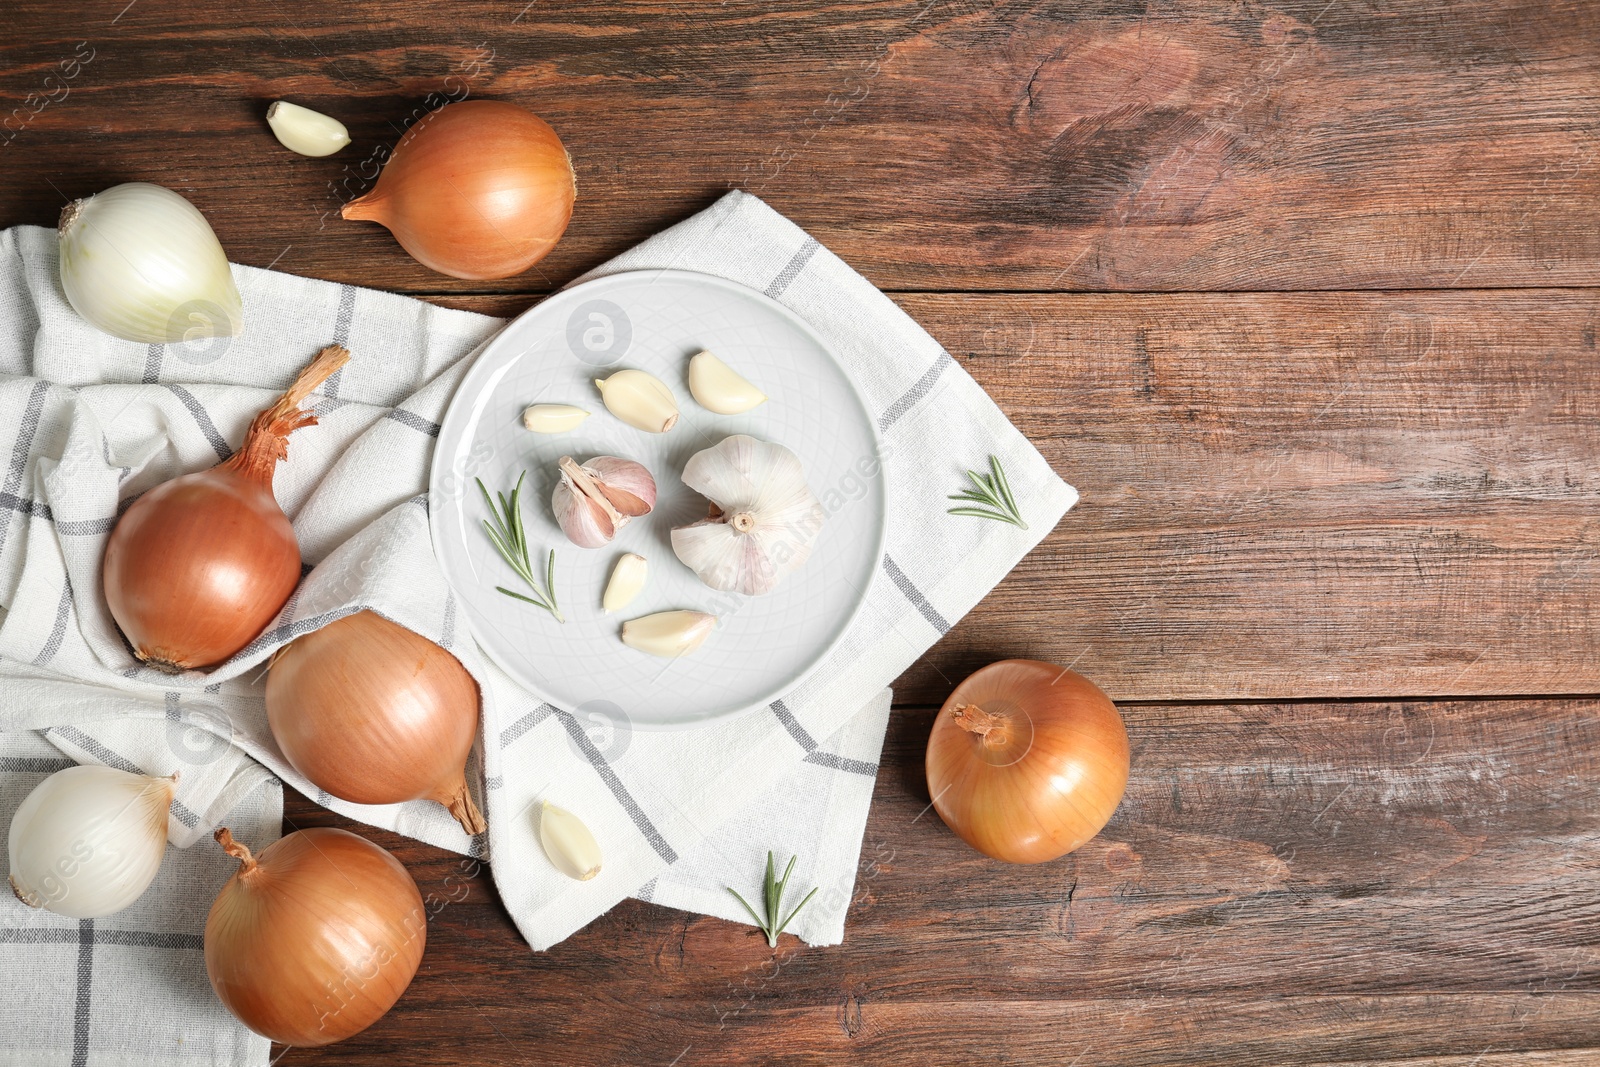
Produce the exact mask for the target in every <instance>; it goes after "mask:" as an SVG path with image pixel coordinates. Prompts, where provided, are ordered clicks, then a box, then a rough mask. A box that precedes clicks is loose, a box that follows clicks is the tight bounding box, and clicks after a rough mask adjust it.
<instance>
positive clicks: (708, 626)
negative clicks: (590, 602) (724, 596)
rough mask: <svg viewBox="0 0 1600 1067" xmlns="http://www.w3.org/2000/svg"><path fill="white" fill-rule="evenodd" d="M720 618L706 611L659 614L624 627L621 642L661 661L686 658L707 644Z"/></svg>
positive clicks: (647, 616)
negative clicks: (657, 657)
mask: <svg viewBox="0 0 1600 1067" xmlns="http://www.w3.org/2000/svg"><path fill="white" fill-rule="evenodd" d="M716 627H717V617H716V616H715V615H707V614H706V613H705V612H703V611H658V612H656V613H655V614H654V615H646V616H644V618H642V619H632V620H630V621H628V622H625V623H623V624H622V643H623V644H625V645H627V646H628V647H629V648H636V649H638V650H639V651H640V652H648V653H650V655H652V656H660V657H661V658H662V659H677V658H678V657H679V656H687V655H688V654H689V653H691V652H693V651H694V650H695V649H697V648H699V647H700V646H701V645H703V644H705V643H706V638H708V637H710V636H711V631H712V630H714V629H716Z"/></svg>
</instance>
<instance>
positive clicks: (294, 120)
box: [267, 100, 350, 157]
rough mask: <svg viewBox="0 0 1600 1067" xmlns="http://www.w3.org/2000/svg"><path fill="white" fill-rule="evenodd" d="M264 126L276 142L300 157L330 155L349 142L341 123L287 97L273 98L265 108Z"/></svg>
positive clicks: (348, 135)
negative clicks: (265, 119) (293, 102)
mask: <svg viewBox="0 0 1600 1067" xmlns="http://www.w3.org/2000/svg"><path fill="white" fill-rule="evenodd" d="M267 125H268V126H271V127H272V133H273V136H275V137H277V139H278V143H279V144H281V145H283V147H285V148H287V149H288V150H289V151H291V152H299V153H300V154H301V155H302V156H313V157H316V156H331V155H333V154H334V153H335V152H337V151H339V149H341V148H343V147H344V146H345V145H347V144H349V143H350V131H349V130H347V129H345V128H344V123H342V122H340V121H339V120H338V119H336V118H333V117H331V116H328V115H324V114H323V113H322V112H320V111H312V110H311V109H310V108H308V107H301V106H300V105H299V104H291V103H289V101H287V100H275V101H273V103H272V106H270V107H268V108H267Z"/></svg>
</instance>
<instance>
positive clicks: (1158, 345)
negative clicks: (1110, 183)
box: [447, 290, 1600, 703]
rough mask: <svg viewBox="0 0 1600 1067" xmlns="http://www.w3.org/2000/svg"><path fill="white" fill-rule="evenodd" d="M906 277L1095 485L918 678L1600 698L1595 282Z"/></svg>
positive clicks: (961, 345) (983, 379)
mask: <svg viewBox="0 0 1600 1067" xmlns="http://www.w3.org/2000/svg"><path fill="white" fill-rule="evenodd" d="M898 299H899V301H900V303H901V305H902V306H904V307H905V309H906V310H907V311H908V312H909V313H910V314H911V315H912V316H914V317H915V318H916V319H918V320H919V321H920V322H921V323H922V324H923V325H924V326H926V327H927V328H928V330H929V331H930V332H931V333H932V334H933V335H934V336H935V337H936V338H938V339H939V340H940V341H941V342H942V343H943V344H944V345H945V347H946V348H947V349H949V351H950V352H951V353H952V354H953V355H954V356H955V357H956V359H957V360H958V361H959V362H960V363H961V365H962V366H963V367H964V368H965V369H966V370H967V371H969V372H970V373H971V374H972V375H973V376H974V377H975V378H977V380H978V382H979V383H980V384H982V385H983V387H984V388H985V389H987V390H988V391H989V393H990V395H991V396H993V397H994V399H995V401H996V402H997V403H998V404H999V405H1000V407H1001V409H1002V410H1004V411H1005V412H1006V414H1007V415H1008V416H1009V417H1010V418H1011V419H1012V420H1013V421H1014V422H1015V423H1016V425H1017V426H1018V428H1019V429H1021V430H1022V432H1023V433H1025V434H1026V435H1027V436H1028V438H1029V439H1030V440H1032V441H1033V442H1034V443H1035V444H1036V445H1038V447H1039V448H1040V450H1041V451H1042V452H1043V453H1044V455H1045V456H1046V458H1048V459H1049V461H1050V463H1051V465H1052V466H1053V467H1054V468H1055V470H1056V471H1057V473H1059V474H1060V475H1061V476H1062V477H1064V478H1065V479H1067V480H1068V481H1069V482H1071V483H1073V484H1074V485H1076V486H1077V487H1078V489H1079V491H1080V492H1081V493H1082V495H1083V499H1082V502H1081V503H1080V504H1079V505H1078V507H1077V508H1076V509H1075V510H1073V511H1072V512H1070V513H1069V514H1068V515H1067V517H1066V519H1065V520H1064V521H1063V522H1062V523H1061V525H1060V526H1059V527H1058V528H1057V530H1056V531H1055V532H1054V533H1053V534H1052V535H1051V536H1050V537H1049V538H1048V539H1046V541H1045V542H1044V543H1043V544H1042V545H1040V546H1039V547H1038V548H1037V549H1035V550H1034V552H1033V553H1032V554H1031V555H1030V556H1029V557H1028V558H1027V559H1025V560H1024V561H1023V562H1022V565H1021V566H1019V567H1018V568H1017V569H1016V571H1014V572H1013V573H1012V575H1011V576H1010V577H1009V578H1007V580H1006V581H1005V582H1004V583H1002V584H1001V585H1000V586H999V588H997V589H996V590H995V591H994V592H993V593H991V594H990V595H989V596H988V597H987V598H986V599H985V600H984V601H983V602H982V603H981V604H980V605H979V606H978V608H977V609H976V610H975V611H974V612H973V613H972V614H971V615H970V616H968V617H967V618H966V619H965V620H964V621H963V622H961V623H960V624H958V625H957V626H956V627H955V628H954V629H953V630H952V631H951V632H950V633H949V634H948V635H947V636H946V637H945V638H944V639H943V640H942V641H940V642H939V644H938V645H936V646H935V647H934V648H933V650H932V651H931V652H930V653H929V654H928V655H927V656H924V657H923V659H922V660H921V661H920V662H919V663H918V664H917V665H916V666H914V667H913V668H912V669H911V670H910V671H909V672H908V673H907V674H906V675H905V676H903V677H902V678H901V679H900V680H899V681H898V682H897V683H896V696H897V699H899V700H901V701H902V702H905V703H935V702H939V701H943V699H944V698H945V696H946V695H947V694H948V693H949V691H950V689H951V688H952V687H953V686H954V684H955V683H956V682H958V681H960V680H961V678H963V677H964V676H966V675H967V674H969V673H971V672H972V671H974V670H976V669H977V668H978V667H981V666H982V665H984V664H985V663H987V662H989V661H991V660H994V659H1000V658H1004V657H1005V656H1008V655H1011V656H1029V657H1033V658H1037V659H1044V660H1051V661H1054V662H1059V663H1062V664H1068V663H1071V664H1076V667H1077V669H1078V670H1080V671H1082V672H1083V673H1085V674H1087V675H1089V676H1090V677H1091V678H1094V679H1095V680H1096V681H1097V682H1099V683H1100V685H1101V686H1103V687H1104V688H1105V689H1106V690H1107V691H1108V692H1109V693H1110V694H1111V695H1112V696H1113V697H1114V698H1116V699H1119V700H1173V699H1202V700H1226V699H1238V698H1261V699H1286V698H1304V697H1313V696H1323V697H1382V696H1392V695H1395V694H1406V695H1418V696H1454V695H1473V694H1505V695H1527V694H1538V693H1550V694H1577V693H1594V692H1600V607H1597V605H1600V518H1597V516H1600V471H1597V470H1596V468H1595V464H1594V457H1595V456H1597V455H1600V377H1597V376H1596V374H1595V369H1596V359H1597V356H1596V349H1595V332H1596V322H1597V319H1600V292H1596V291H1593V290H1587V291H1585V290H1542V291H1526V292H1500V291H1480V292H1464V293H1449V292H1431V293H1320V294H1299V295H1290V294H1282V295H1279V294H1265V295H1248V294H1227V295H1215V294H1213V295H1206V294H1198V295H1191V294H1167V295H1143V296H1133V295H1121V294H1116V295H1075V296H1048V297H1047V296H1011V295H1005V296H1002V295H992V294H990V295H985V294H967V295H959V294H957V295H944V294H904V295H901V296H899V297H898ZM447 302H449V303H452V304H454V305H456V306H464V307H469V308H472V309H475V310H492V311H495V312H497V313H501V314H510V313H514V312H515V311H517V310H520V308H521V307H523V306H525V305H526V304H527V303H528V302H529V298H515V297H512V298H506V297H499V298H455V299H450V300H447ZM981 458H982V457H951V458H950V460H949V466H950V472H949V473H950V485H951V489H952V491H954V490H955V489H956V488H957V487H958V486H959V484H960V482H961V480H962V476H961V473H960V470H961V467H962V465H963V462H964V461H970V460H973V459H981ZM963 521H969V520H963ZM970 521H979V520H970Z"/></svg>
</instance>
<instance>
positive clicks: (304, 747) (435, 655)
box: [267, 611, 484, 834]
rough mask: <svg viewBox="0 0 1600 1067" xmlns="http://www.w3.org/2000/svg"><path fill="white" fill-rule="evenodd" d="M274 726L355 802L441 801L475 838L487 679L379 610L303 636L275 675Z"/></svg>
mask: <svg viewBox="0 0 1600 1067" xmlns="http://www.w3.org/2000/svg"><path fill="white" fill-rule="evenodd" d="M267 722H268V723H269V725H270V726H271V727H272V736H273V737H274V738H275V739H276V740H277V742H278V747H279V748H280V749H281V750H282V751H283V754H284V757H285V758H286V759H288V761H289V762H290V763H291V764H293V766H294V769H295V770H297V771H299V772H300V773H301V774H303V775H305V776H306V777H307V778H308V779H310V780H311V781H312V782H313V783H314V784H315V785H317V786H318V787H319V788H322V789H325V790H327V791H328V792H329V793H332V794H333V795H334V796H336V797H338V798H340V799H341V800H348V801H351V802H352V803H355V804H398V803H401V802H402V801H407V800H436V801H438V802H439V803H440V804H443V805H444V806H445V807H446V808H449V809H450V813H451V814H452V815H454V816H455V817H456V820H457V821H458V822H460V823H461V825H462V829H464V830H466V832H467V833H469V834H478V833H482V832H483V830H484V823H483V816H482V815H481V814H480V813H479V812H478V808H477V805H476V804H474V803H473V800H472V794H471V792H470V791H469V790H468V788H467V781H466V764H467V756H468V755H469V753H470V752H471V751H472V741H473V738H474V737H475V736H476V734H477V730H478V683H477V682H475V681H474V680H473V678H472V675H470V674H468V673H467V670H466V668H465V667H463V666H461V662H460V661H459V660H457V659H456V658H455V657H454V656H452V655H451V654H450V653H448V652H446V651H445V650H444V649H442V648H440V647H439V646H438V645H436V644H434V643H433V642H432V641H429V640H428V639H427V638H425V637H422V636H420V635H418V634H415V633H412V632H411V631H410V630H408V629H406V628H405V627H404V626H400V625H397V624H395V623H392V622H390V621H389V620H388V619H385V618H384V617H383V616H381V615H378V614H375V613H374V612H371V611H361V612H357V613H356V614H354V615H350V616H347V617H345V618H343V619H339V620H337V621H335V622H330V623H329V624H328V625H326V626H324V627H323V628H322V629H320V630H316V631H314V632H312V633H309V634H306V635H305V636H304V637H299V638H296V639H295V640H294V641H293V642H292V643H290V644H289V645H287V646H286V647H285V648H284V649H283V650H282V651H281V652H279V653H278V656H277V658H276V659H274V660H273V662H272V669H271V670H270V671H269V672H268V673H267Z"/></svg>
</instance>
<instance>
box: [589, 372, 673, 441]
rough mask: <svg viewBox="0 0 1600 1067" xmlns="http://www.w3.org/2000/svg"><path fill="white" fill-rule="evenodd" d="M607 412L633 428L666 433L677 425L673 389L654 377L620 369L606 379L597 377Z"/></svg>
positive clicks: (647, 431)
mask: <svg viewBox="0 0 1600 1067" xmlns="http://www.w3.org/2000/svg"><path fill="white" fill-rule="evenodd" d="M594 384H595V385H596V386H597V387H599V389H600V398H601V399H602V400H604V401H605V405H606V410H607V411H609V412H611V414H613V415H615V416H616V417H617V418H619V419H621V420H622V421H623V422H625V423H627V424H628V425H629V426H632V427H633V428H634V429H637V430H643V431H645V432H646V433H666V432H667V431H668V430H670V429H672V427H673V426H675V425H677V422H678V401H677V399H676V398H675V397H674V396H673V395H672V390H671V389H668V388H667V383H665V382H663V381H662V380H661V379H660V378H657V377H656V376H655V375H653V374H646V373H645V372H644V371H642V370H619V371H617V373H615V374H613V375H612V376H611V377H609V378H605V379H601V378H596V379H595V380H594Z"/></svg>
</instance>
